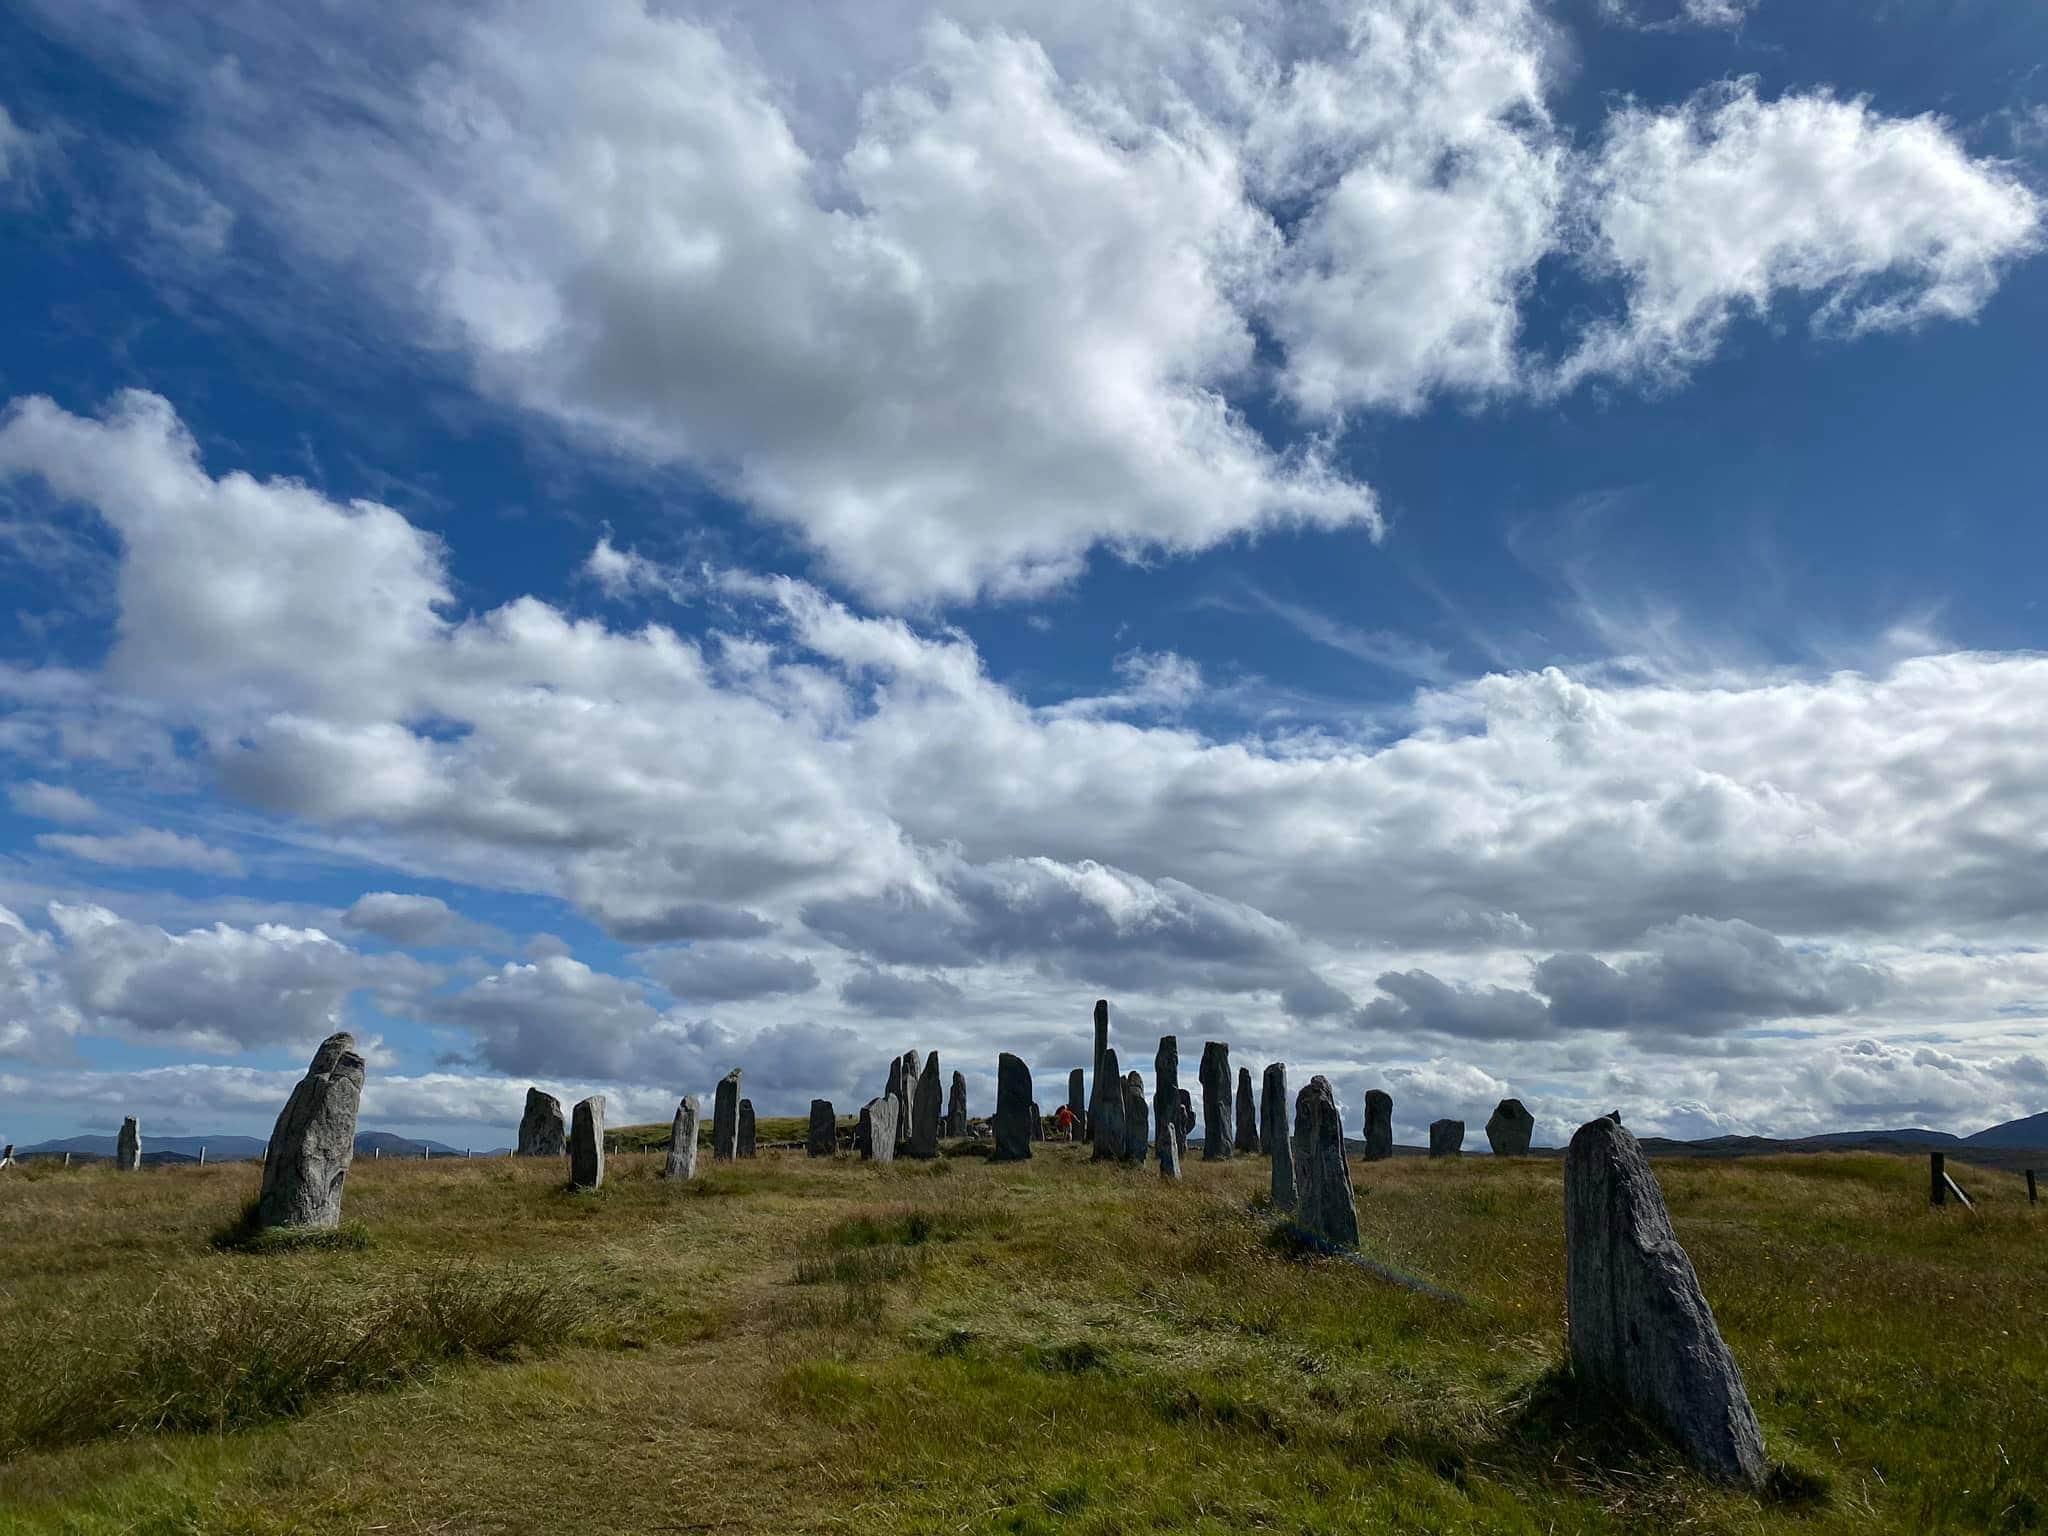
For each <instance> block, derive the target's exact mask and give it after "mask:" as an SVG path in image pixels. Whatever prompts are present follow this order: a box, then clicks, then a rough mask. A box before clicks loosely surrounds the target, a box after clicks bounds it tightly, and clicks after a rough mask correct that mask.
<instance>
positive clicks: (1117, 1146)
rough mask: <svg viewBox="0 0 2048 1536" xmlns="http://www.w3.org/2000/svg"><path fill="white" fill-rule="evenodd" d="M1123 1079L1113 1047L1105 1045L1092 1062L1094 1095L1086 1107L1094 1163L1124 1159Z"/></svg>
mask: <svg viewBox="0 0 2048 1536" xmlns="http://www.w3.org/2000/svg"><path fill="white" fill-rule="evenodd" d="M1123 1080H1124V1079H1123V1071H1122V1068H1121V1067H1120V1066H1119V1064H1118V1062H1117V1059H1116V1047H1115V1046H1113V1045H1106V1046H1104V1047H1103V1048H1102V1055H1101V1056H1100V1057H1099V1058H1098V1059H1097V1061H1096V1063H1095V1098H1094V1101H1093V1102H1092V1103H1091V1104H1090V1105H1089V1106H1088V1134H1089V1137H1090V1138H1091V1139H1092V1141H1093V1143H1094V1146H1095V1153H1094V1156H1093V1157H1092V1158H1091V1159H1090V1160H1091V1161H1093V1162H1098V1163H1100V1162H1120V1161H1121V1160H1122V1159H1123V1156H1124V1091H1123ZM1105 1085H1107V1086H1105Z"/></svg>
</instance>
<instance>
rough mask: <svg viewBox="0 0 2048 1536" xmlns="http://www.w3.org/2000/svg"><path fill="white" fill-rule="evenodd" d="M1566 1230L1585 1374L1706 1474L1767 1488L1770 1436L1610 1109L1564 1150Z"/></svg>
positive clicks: (1666, 1214) (1576, 1336) (1576, 1341)
mask: <svg viewBox="0 0 2048 1536" xmlns="http://www.w3.org/2000/svg"><path fill="white" fill-rule="evenodd" d="M1564 1234H1565V1316H1566V1319H1567V1327H1568V1329H1569V1332H1570V1335H1571V1355H1572V1370H1573V1372H1574V1373H1575V1374H1576V1375H1577V1377H1578V1379H1579V1380H1580V1381H1581V1382H1582V1383H1584V1384H1585V1385H1586V1386H1588V1387H1591V1388H1593V1389H1594V1390H1596V1391H1602V1392H1609V1393H1612V1394H1614V1395H1615V1396H1617V1397H1620V1398H1621V1399H1622V1400H1624V1401H1625V1402H1627V1403H1628V1404H1629V1405H1630V1406H1631V1407H1633V1408H1635V1409H1636V1410H1637V1411H1638V1412H1640V1413H1642V1414H1644V1415H1645V1416H1646V1417H1648V1418H1651V1419H1654V1420H1655V1421H1657V1422H1658V1423H1660V1424H1662V1425H1663V1426H1664V1428H1665V1429H1667V1430H1668V1431H1669V1432H1670V1434H1671V1436H1672V1438H1673V1439H1675V1440H1676V1441H1677V1442H1678V1444H1679V1446H1680V1448H1681V1449H1683V1450H1684V1452H1685V1453H1686V1455H1687V1456H1688V1457H1690V1458H1691V1459H1692V1461H1693V1462H1694V1463H1695V1464H1696V1465H1697V1466H1699V1467H1700V1468H1702V1469H1703V1470H1705V1471H1706V1472H1708V1473H1711V1474H1712V1475H1713V1476H1715V1477H1718V1478H1720V1479H1722V1480H1724V1481H1726V1482H1731V1483H1741V1484H1746V1485H1747V1486H1749V1487H1752V1488H1754V1487H1760V1486H1761V1485H1762V1484H1763V1481H1764V1478H1765V1475H1766V1473H1767V1471H1768V1467H1767V1464H1766V1462H1765V1460H1764V1440H1763V1431H1762V1430H1761V1429H1760V1428H1758V1426H1757V1422H1756V1413H1755V1411H1754V1410H1753V1409H1752V1408H1751V1407H1750V1404H1749V1394H1748V1393H1747V1392H1746V1391H1744V1390H1743V1386H1742V1373H1741V1372H1740V1371H1739V1370H1737V1369H1736V1366H1735V1357H1734V1355H1732V1354H1731V1353H1730V1352H1729V1350H1728V1346H1727V1344H1726V1343H1724V1342H1723V1341H1722V1338H1721V1330H1720V1329H1719V1328H1718V1327H1716V1326H1715V1324H1714V1313H1713V1310H1712V1309H1711V1308H1710V1307H1709V1306H1708V1305H1707V1298H1706V1296H1705V1295H1704V1294H1703V1293H1702V1292H1701V1290H1700V1282H1699V1277H1698V1276H1697V1275H1696V1274H1695V1273H1694V1272H1693V1267H1692V1260H1691V1259H1689V1258H1687V1257H1686V1254H1685V1250H1684V1249H1683V1248H1681V1247H1680V1246H1679V1244H1678V1236H1677V1234H1676V1233H1675V1232H1673V1231H1672V1228H1671V1213H1670V1211H1669V1210H1668V1209H1667V1208H1666V1207H1665V1204H1664V1193H1663V1191H1662V1190H1661V1189H1659V1188H1658V1186H1657V1180H1656V1176H1655V1175H1654V1174H1652V1173H1651V1172H1650V1165H1649V1163H1648V1161H1647V1160H1645V1158H1644V1157H1643V1149H1642V1148H1641V1147H1640V1146H1639V1145H1638V1144H1637V1142H1636V1139H1635V1137H1634V1136H1632V1135H1630V1134H1629V1133H1628V1132H1627V1131H1626V1130H1624V1129H1622V1127H1621V1126H1620V1125H1619V1124H1617V1123H1616V1122H1615V1121H1613V1120H1611V1119H1608V1118H1606V1117H1604V1116H1603V1117H1602V1118H1601V1119H1598V1120H1594V1121H1590V1122H1589V1123H1587V1124H1585V1125H1582V1126H1580V1127H1579V1129H1578V1130H1577V1131H1576V1132H1575V1133H1574V1134H1573V1136H1572V1140H1571V1145H1570V1147H1568V1148H1567V1149H1566V1151H1565V1158H1564Z"/></svg>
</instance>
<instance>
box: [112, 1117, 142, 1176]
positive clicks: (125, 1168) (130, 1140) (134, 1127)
mask: <svg viewBox="0 0 2048 1536" xmlns="http://www.w3.org/2000/svg"><path fill="white" fill-rule="evenodd" d="M114 1166H115V1167H116V1168H118V1169H119V1170H120V1171H121V1172H123V1173H133V1172H134V1171H135V1170H136V1169H138V1168H140V1167H141V1166H142V1122H141V1121H140V1120H137V1119H136V1118H135V1117H134V1116H133V1115H130V1116H129V1117H128V1118H127V1119H125V1120H123V1121H122V1122H121V1134H120V1135H119V1136H116V1137H115V1138H114Z"/></svg>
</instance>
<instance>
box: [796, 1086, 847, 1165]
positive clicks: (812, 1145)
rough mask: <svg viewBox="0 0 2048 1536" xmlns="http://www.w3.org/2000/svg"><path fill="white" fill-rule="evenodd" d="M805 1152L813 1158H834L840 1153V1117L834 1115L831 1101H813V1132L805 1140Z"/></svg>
mask: <svg viewBox="0 0 2048 1536" xmlns="http://www.w3.org/2000/svg"><path fill="white" fill-rule="evenodd" d="M804 1151H805V1152H806V1153H808V1154H809V1155H810V1156H812V1157H832V1156H835V1155H836V1154H837V1153H838V1151H839V1117H838V1116H836V1115H834V1114H833V1113H832V1101H831V1100H830V1099H813V1100H811V1131H810V1135H809V1136H807V1137H806V1138H805V1139H804Z"/></svg>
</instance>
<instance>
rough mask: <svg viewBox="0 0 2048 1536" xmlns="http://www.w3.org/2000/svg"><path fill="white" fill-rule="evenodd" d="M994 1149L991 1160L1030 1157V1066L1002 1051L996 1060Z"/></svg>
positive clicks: (1021, 1159)
mask: <svg viewBox="0 0 2048 1536" xmlns="http://www.w3.org/2000/svg"><path fill="white" fill-rule="evenodd" d="M994 1130H995V1139H996V1149H995V1153H994V1155H993V1156H992V1157H991V1159H990V1161H992V1162H998V1163H1020V1162H1026V1161H1028V1160H1029V1159H1030V1157H1031V1069H1030V1068H1029V1067H1027V1066H1025V1065H1024V1062H1023V1059H1022V1058H1021V1057H1017V1056H1012V1055H1011V1054H1010V1053H1009V1052H1008V1051H1004V1052H1003V1053H1002V1055H1001V1056H1000V1057H998V1058H997V1060H996V1117H995V1125H994Z"/></svg>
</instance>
